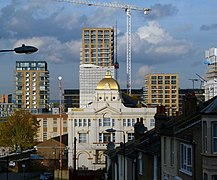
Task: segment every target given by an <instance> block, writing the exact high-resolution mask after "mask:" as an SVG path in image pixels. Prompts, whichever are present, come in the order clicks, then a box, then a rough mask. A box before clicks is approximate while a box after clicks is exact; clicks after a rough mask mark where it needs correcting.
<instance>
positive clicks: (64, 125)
mask: <svg viewBox="0 0 217 180" xmlns="http://www.w3.org/2000/svg"><path fill="white" fill-rule="evenodd" d="M63 127H67V120H65V119H64V120H63Z"/></svg>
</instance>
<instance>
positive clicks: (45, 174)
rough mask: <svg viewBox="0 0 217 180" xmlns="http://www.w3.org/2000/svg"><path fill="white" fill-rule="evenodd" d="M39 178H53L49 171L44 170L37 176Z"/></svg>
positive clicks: (42, 179) (45, 179)
mask: <svg viewBox="0 0 217 180" xmlns="http://www.w3.org/2000/svg"><path fill="white" fill-rule="evenodd" d="M39 179H40V180H53V179H54V177H53V174H52V173H50V172H44V173H42V174H41V175H40V177H39Z"/></svg>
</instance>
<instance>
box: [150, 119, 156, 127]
mask: <svg viewBox="0 0 217 180" xmlns="http://www.w3.org/2000/svg"><path fill="white" fill-rule="evenodd" d="M150 126H151V127H153V126H155V119H150Z"/></svg>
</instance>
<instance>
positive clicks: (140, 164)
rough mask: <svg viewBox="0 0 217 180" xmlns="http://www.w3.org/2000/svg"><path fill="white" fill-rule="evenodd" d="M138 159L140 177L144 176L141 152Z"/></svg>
mask: <svg viewBox="0 0 217 180" xmlns="http://www.w3.org/2000/svg"><path fill="white" fill-rule="evenodd" d="M138 159H139V175H141V176H142V169H143V168H142V153H141V152H139V156H138Z"/></svg>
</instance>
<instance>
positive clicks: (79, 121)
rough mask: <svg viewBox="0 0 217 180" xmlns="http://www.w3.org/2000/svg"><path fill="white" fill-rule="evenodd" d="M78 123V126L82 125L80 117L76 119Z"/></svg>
mask: <svg viewBox="0 0 217 180" xmlns="http://www.w3.org/2000/svg"><path fill="white" fill-rule="evenodd" d="M78 125H79V127H81V126H82V120H81V119H79V120H78Z"/></svg>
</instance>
